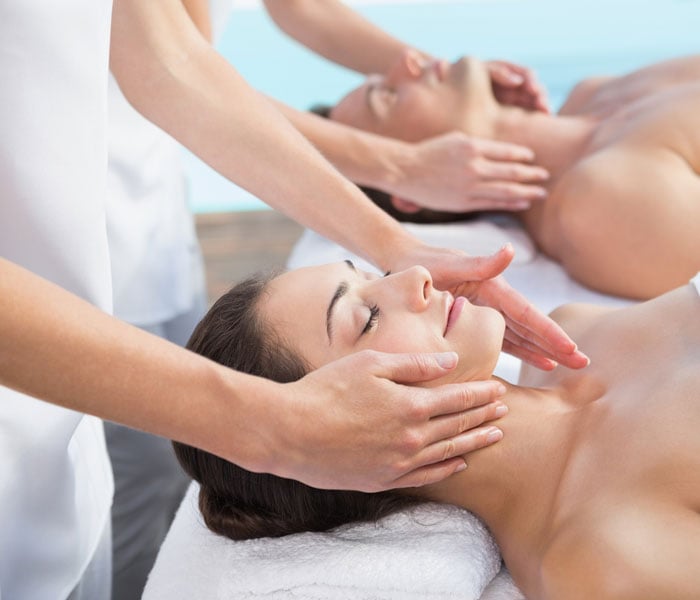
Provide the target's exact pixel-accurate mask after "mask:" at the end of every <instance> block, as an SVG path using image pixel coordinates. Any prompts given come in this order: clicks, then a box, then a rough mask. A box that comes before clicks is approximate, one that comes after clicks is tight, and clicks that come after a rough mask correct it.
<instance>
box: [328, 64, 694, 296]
mask: <svg viewBox="0 0 700 600" xmlns="http://www.w3.org/2000/svg"><path fill="white" fill-rule="evenodd" d="M415 65H416V63H415V62H414V61H413V58H412V57H411V56H410V54H407V55H405V56H404V58H403V59H402V62H400V63H398V64H397V65H396V67H395V69H394V71H392V73H390V74H389V75H387V77H386V78H383V79H382V80H381V81H379V82H377V81H375V82H374V83H372V84H371V85H373V86H374V88H375V90H378V91H374V92H372V93H371V94H368V93H367V89H368V87H369V85H370V84H365V85H364V86H362V88H358V90H355V91H354V92H351V94H349V95H348V96H347V97H346V98H345V99H343V100H342V101H341V102H340V103H339V104H338V106H337V107H336V108H335V109H334V111H333V118H336V119H338V120H340V121H342V122H345V123H350V124H355V125H356V126H360V127H364V128H368V129H370V130H372V131H377V132H381V133H383V134H384V135H395V136H400V137H404V138H410V139H414V140H415V139H420V138H422V137H423V136H427V135H435V134H436V133H437V132H438V131H439V132H445V131H448V130H450V129H457V130H460V131H463V132H469V133H470V134H473V135H479V136H482V137H488V138H492V139H495V140H499V141H509V142H512V143H520V144H525V145H528V146H529V147H531V148H533V150H534V151H535V153H536V155H537V160H538V163H539V164H541V165H542V166H543V167H544V168H545V169H547V171H549V173H550V175H551V179H550V181H549V182H548V184H547V189H548V192H549V197H548V200H547V201H546V202H545V203H541V204H538V205H533V206H532V208H531V209H530V210H528V211H524V212H523V213H521V215H522V218H523V222H524V224H525V226H526V228H527V229H528V231H529V232H530V234H531V235H532V236H533V238H534V239H535V241H536V242H537V243H538V244H539V245H540V247H541V249H542V250H543V251H544V252H545V253H547V254H549V255H550V256H551V257H553V258H555V259H556V260H558V261H560V262H561V263H562V264H563V265H564V266H565V267H566V269H567V270H568V271H569V273H570V274H571V275H572V276H573V277H575V278H577V279H578V280H580V281H581V282H583V283H584V284H586V285H588V286H590V287H593V288H595V289H598V290H600V291H603V292H606V293H609V294H615V295H618V296H626V297H630V298H637V299H647V298H651V297H654V296H656V295H658V294H661V293H663V292H665V291H668V290H670V289H673V288H674V287H676V286H678V285H681V284H682V283H683V282H684V281H687V280H688V279H689V278H690V277H691V276H692V275H693V274H694V273H695V272H696V271H697V270H698V269H699V268H700V177H698V174H699V173H700V116H699V115H698V114H697V110H696V107H697V106H698V102H700V83H698V81H700V77H698V76H700V59H698V58H697V57H691V58H687V59H682V60H681V59H679V60H677V61H670V62H669V63H662V64H660V65H655V66H653V67H650V68H648V69H645V70H641V71H638V72H636V73H634V74H631V75H629V76H626V77H622V78H617V79H614V80H596V81H594V82H591V83H590V84H582V86H579V87H578V88H577V89H576V90H575V91H574V93H573V94H572V96H571V98H570V100H569V101H568V102H567V104H566V105H565V107H564V108H565V110H564V111H563V113H562V114H561V115H547V114H543V113H536V112H527V111H524V110H521V109H517V108H513V107H505V106H502V105H500V104H498V103H497V102H496V100H495V99H494V97H493V94H492V93H491V91H490V86H489V84H488V77H487V76H486V73H485V69H484V67H483V65H482V64H481V63H480V62H479V61H476V60H473V59H462V61H458V62H457V63H455V64H454V65H447V64H440V63H436V64H434V65H433V66H431V67H430V69H429V70H425V69H423V70H416V68H415ZM382 94H383V95H382ZM363 97H364V98H365V99H367V100H368V101H367V102H365V106H366V108H365V109H362V108H361V100H362V98H363ZM436 106H440V107H441V108H440V111H437V110H436ZM407 107H410V112H409V110H408V108H407ZM572 113H575V114H572ZM430 208H437V209H440V210H450V206H449V205H443V204H441V203H440V199H437V198H436V199H435V202H434V203H433V204H431V206H430Z"/></svg>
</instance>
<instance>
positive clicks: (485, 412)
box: [425, 400, 508, 462]
mask: <svg viewBox="0 0 700 600" xmlns="http://www.w3.org/2000/svg"><path fill="white" fill-rule="evenodd" d="M507 412H508V407H507V406H506V405H505V404H503V402H501V401H499V400H495V401H492V402H489V403H488V404H484V405H482V406H476V407H475V408H472V409H471V410H467V411H464V412H461V413H457V414H454V415H447V416H444V417H436V418H435V419H431V420H430V422H429V423H428V427H427V428H426V429H425V431H426V432H427V433H426V435H427V440H428V444H429V445H431V446H433V445H436V443H437V442H440V441H442V440H447V439H451V438H454V437H456V436H459V435H461V434H463V433H465V432H467V431H471V430H472V429H475V428H476V427H479V426H481V425H483V424H484V423H486V422H487V421H492V420H493V419H499V418H501V417H502V416H503V415H505V414H506V413H507ZM453 456H454V454H450V453H449V452H445V453H444V454H443V455H435V456H434V457H433V458H434V460H433V461H431V462H437V461H439V460H445V459H448V458H452V457H453Z"/></svg>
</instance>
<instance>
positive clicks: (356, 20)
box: [265, 0, 427, 73]
mask: <svg viewBox="0 0 700 600" xmlns="http://www.w3.org/2000/svg"><path fill="white" fill-rule="evenodd" d="M265 7H266V9H267V12H268V13H269V15H270V17H271V18H272V19H273V20H274V21H275V23H276V24H277V25H278V26H279V28H280V29H281V30H282V31H284V32H285V33H286V34H287V35H289V36H290V37H292V38H294V39H295V40H296V41H298V42H299V43H300V44H303V45H304V46H306V47H307V48H309V49H310V50H313V51H314V52H316V53H317V54H320V55H321V56H323V57H325V58H327V59H328V60H330V61H332V62H334V63H337V64H339V65H343V66H344V67H347V68H348V69H352V70H353V71H358V72H360V73H385V72H386V71H387V70H388V69H389V67H390V66H391V65H392V64H394V62H395V61H396V60H397V59H398V58H399V56H400V55H401V52H402V51H403V50H405V49H406V48H407V47H409V46H408V44H406V43H405V42H402V41H401V40H399V39H397V38H395V37H393V36H391V35H389V34H388V33H386V32H385V31H383V30H382V29H380V28H379V27H377V26H376V25H374V24H372V23H371V22H369V21H368V20H367V19H365V18H364V17H363V16H362V15H360V14H358V13H357V12H355V11H354V10H352V9H350V8H349V7H348V6H346V5H345V4H343V3H342V2H338V1H336V0H265ZM426 56H427V55H426Z"/></svg>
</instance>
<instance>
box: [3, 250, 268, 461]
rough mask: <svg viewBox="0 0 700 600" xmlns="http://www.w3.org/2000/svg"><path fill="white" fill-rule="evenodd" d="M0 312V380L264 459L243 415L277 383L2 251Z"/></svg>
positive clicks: (250, 414) (259, 414)
mask: <svg viewBox="0 0 700 600" xmlns="http://www.w3.org/2000/svg"><path fill="white" fill-rule="evenodd" d="M0 311H2V315H3V318H2V319H0V383H2V385H5V386H7V387H10V388H13V389H15V390H18V391H20V392H24V393H26V394H29V395H31V396H34V397H36V398H40V399H42V400H46V401H48V402H51V403H53V404H57V405H59V406H63V407H65V408H69V409H72V410H76V411H79V412H85V413H88V414H92V415H96V416H98V417H101V418H104V419H108V420H111V421H116V422H119V423H123V424H125V425H129V426H131V427H135V428H138V429H142V430H145V431H150V432H151V433H155V434H158V435H162V436H165V437H169V438H173V439H178V440H181V441H183V442H187V443H190V444H193V445H196V446H200V447H202V448H206V449H208V450H210V451H212V452H215V453H219V454H222V455H224V456H226V457H228V458H230V459H231V460H235V461H236V462H239V464H248V465H250V467H251V468H254V467H262V466H265V465H266V464H267V463H268V462H269V461H271V460H272V456H271V453H272V452H273V451H274V447H273V444H272V443H271V440H270V439H267V438H268V437H269V435H268V436H267V437H266V436H265V433H266V432H267V430H265V431H262V432H255V434H254V435H253V432H252V431H251V428H250V423H252V422H256V420H258V419H262V418H263V416H264V415H265V414H269V412H268V411H269V406H270V405H271V404H273V403H274V404H275V405H277V406H279V400H278V401H277V402H275V398H274V397H273V396H274V394H275V393H277V388H279V387H280V386H276V385H275V384H272V383H270V382H267V381H265V380H262V379H257V378H254V377H251V376H248V375H243V374H241V373H237V372H235V371H232V370H230V369H225V368H224V367H221V366H219V365H217V364H215V363H213V362H211V361H208V360H206V359H204V358H202V357H200V356H198V355H196V354H194V353H192V352H189V351H187V350H183V349H182V348H180V347H179V346H176V345H175V344H171V343H169V342H166V341H164V340H162V339H160V338H157V337H155V336H153V335H150V334H148V333H146V332H144V331H142V330H140V329H137V328H136V327H132V326H130V325H127V324H126V323H123V322H121V321H118V320H117V319H115V318H113V317H110V316H109V315H107V314H105V313H103V312H102V311H100V310H98V309H97V308H95V307H93V306H92V305H90V304H89V303H87V302H85V301H83V300H81V299H80V298H78V297H77V296H74V295H72V294H70V293H68V292H66V291H65V290H63V289H62V288H60V287H58V286H56V285H54V284H52V283H49V282H48V281H46V280H44V279H42V278H40V277H38V276H36V275H34V274H32V273H30V272H29V271H26V270H24V269H22V268H20V267H18V266H16V265H14V264H12V263H10V262H8V261H6V260H4V259H0ZM276 410H278V409H276ZM277 414H281V411H280V412H278V413H277ZM234 442H235V443H234ZM267 444H269V445H267ZM266 445H267V446H266ZM232 452H235V455H234V454H232Z"/></svg>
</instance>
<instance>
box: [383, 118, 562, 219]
mask: <svg viewBox="0 0 700 600" xmlns="http://www.w3.org/2000/svg"><path fill="white" fill-rule="evenodd" d="M412 150H413V153H412V158H411V160H410V161H409V163H408V164H407V165H404V173H405V177H404V178H403V180H402V181H401V182H399V183H398V184H397V186H396V189H394V190H388V191H390V192H391V193H392V194H393V195H394V196H396V197H397V198H401V199H403V200H405V201H410V202H413V203H414V204H416V205H418V206H422V207H424V208H429V209H432V210H439V211H446V212H470V211H477V210H507V211H519V210H525V209H527V208H529V207H530V206H531V204H532V203H533V202H537V201H541V200H543V199H544V198H546V196H547V191H546V190H545V188H544V187H543V185H544V183H545V182H546V181H547V180H548V179H549V173H548V172H547V171H546V170H545V169H543V168H542V167H539V166H537V165H533V164H531V163H532V161H533V160H534V159H535V156H534V154H533V153H532V151H531V150H530V149H528V148H525V147H523V146H518V145H516V144H510V143H505V142H497V141H494V140H486V139H480V138H474V137H471V136H468V135H466V134H464V133H462V132H458V131H453V132H451V133H445V134H442V135H439V136H437V137H433V138H429V139H427V140H423V141H421V142H418V143H416V144H413V147H412Z"/></svg>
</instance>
